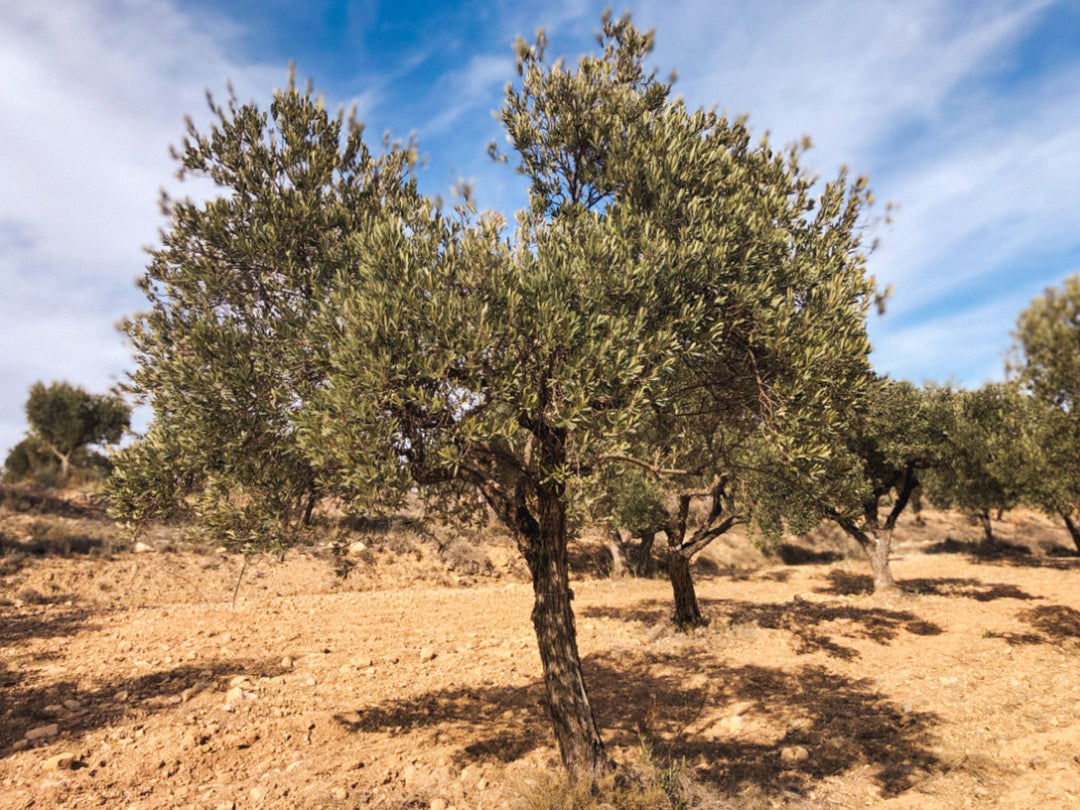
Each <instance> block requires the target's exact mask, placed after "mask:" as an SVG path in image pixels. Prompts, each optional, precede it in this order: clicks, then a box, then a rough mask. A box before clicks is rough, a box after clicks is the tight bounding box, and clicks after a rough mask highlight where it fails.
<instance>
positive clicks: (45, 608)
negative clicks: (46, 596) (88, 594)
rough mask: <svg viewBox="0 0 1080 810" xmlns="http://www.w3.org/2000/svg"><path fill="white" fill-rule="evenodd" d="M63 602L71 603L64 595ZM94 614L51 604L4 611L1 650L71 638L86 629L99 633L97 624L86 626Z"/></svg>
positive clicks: (68, 596) (1, 619) (1, 627)
mask: <svg viewBox="0 0 1080 810" xmlns="http://www.w3.org/2000/svg"><path fill="white" fill-rule="evenodd" d="M57 598H59V597H57ZM63 599H64V600H65V601H68V600H69V599H70V595H64V596H63ZM98 613H100V611H98ZM92 615H94V611H92V610H88V609H84V608H70V607H63V608H57V607H52V606H50V605H49V603H48V601H46V602H42V603H39V605H38V606H35V607H32V608H30V607H28V608H24V609H23V610H19V611H14V610H4V611H2V612H0V648H2V647H8V646H12V645H14V644H18V643H19V642H21V641H26V640H28V639H31V638H55V637H58V636H71V635H74V634H75V633H78V632H81V631H83V630H97V629H98V625H91V624H88V623H87V622H88V620H89V618H90V617H91V616H92Z"/></svg>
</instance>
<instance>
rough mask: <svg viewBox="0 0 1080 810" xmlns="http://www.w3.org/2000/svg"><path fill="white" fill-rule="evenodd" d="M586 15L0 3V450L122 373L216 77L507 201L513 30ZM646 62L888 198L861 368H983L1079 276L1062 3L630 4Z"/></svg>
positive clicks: (531, 1) (964, 374)
mask: <svg viewBox="0 0 1080 810" xmlns="http://www.w3.org/2000/svg"><path fill="white" fill-rule="evenodd" d="M603 8H604V3H602V2H593V1H592V0H562V1H561V2H560V0H547V1H546V2H540V1H539V0H518V1H517V2H507V1H506V0H488V1H487V2H460V3H454V2H449V1H447V2H435V3H421V2H415V3H410V2H395V3H383V2H375V1H374V0H371V1H369V2H348V1H347V0H49V1H48V2H37V3H28V2H25V0H0V144H2V148H0V282H2V285H3V287H2V288H3V295H0V381H2V383H0V451H2V450H6V448H9V447H11V446H12V445H14V444H15V443H16V442H17V441H18V440H19V439H20V438H21V436H22V434H23V432H24V430H25V423H24V417H23V412H22V407H23V403H24V401H25V398H26V393H27V390H28V388H29V387H30V385H31V384H32V383H33V382H34V381H35V380H38V379H42V380H46V381H49V380H54V379H66V380H68V381H70V382H73V383H76V384H80V385H83V386H85V387H87V388H88V389H90V390H92V391H95V392H98V391H104V390H106V389H108V388H109V387H110V386H111V385H113V384H115V382H116V381H117V380H119V379H121V378H122V377H123V375H124V373H125V371H127V370H128V369H129V368H130V365H131V360H130V357H129V352H128V349H127V347H126V346H125V343H124V340H123V338H122V337H121V336H120V335H119V333H117V332H116V330H115V328H114V324H115V323H116V321H118V320H119V319H121V318H122V317H124V316H125V315H129V314H131V313H133V312H135V311H136V310H138V309H139V308H140V307H141V306H142V303H143V301H142V299H141V297H140V295H139V293H138V291H137V290H136V288H135V286H134V280H135V278H136V277H137V276H138V275H140V273H141V272H142V269H143V267H144V265H145V262H146V256H145V253H144V252H143V248H144V247H145V246H149V245H153V244H154V243H155V241H156V240H157V234H158V230H159V229H160V228H161V227H163V226H164V225H165V222H164V220H163V219H162V217H161V215H160V213H159V212H158V208H157V197H158V192H159V190H160V189H161V188H162V187H167V188H169V189H170V191H172V192H177V191H181V192H182V191H183V189H182V188H181V187H178V186H177V184H176V181H175V180H174V178H173V174H174V169H175V166H174V165H173V163H172V161H171V159H170V158H169V146H170V144H174V143H178V142H179V141H180V139H181V137H182V135H183V117H184V115H185V114H191V115H193V116H194V117H195V119H196V120H197V121H199V120H206V115H205V109H206V105H205V101H204V94H205V91H206V90H207V89H209V90H211V91H212V92H214V93H215V94H217V95H218V96H219V97H221V96H223V95H224V87H225V83H226V81H231V82H232V83H233V85H234V86H235V87H236V90H237V93H238V95H239V96H240V97H241V98H242V99H244V100H246V99H249V98H254V99H257V100H260V101H265V100H267V99H268V98H269V97H270V94H271V92H272V90H273V88H274V87H279V86H282V85H283V84H284V83H285V81H286V77H287V65H288V63H289V62H290V61H291V60H294V61H295V62H296V66H297V73H298V75H299V77H300V78H301V79H306V78H310V79H311V80H312V81H313V83H314V85H315V87H316V89H318V90H319V91H321V92H323V93H324V94H325V96H326V99H327V102H328V104H329V105H330V106H332V107H337V106H340V105H348V104H352V103H355V104H356V105H357V107H358V110H359V114H360V117H361V119H362V120H364V121H365V122H366V125H367V132H368V140H369V144H370V145H372V146H376V147H377V146H378V144H379V142H380V141H381V139H382V136H383V133H385V132H387V131H389V132H391V133H392V134H393V135H394V136H395V137H399V138H405V137H408V136H409V135H410V134H413V133H414V134H415V135H416V137H417V138H418V140H419V145H420V149H421V152H422V154H424V155H425V156H426V165H425V168H424V170H423V172H422V178H421V179H422V184H423V186H424V188H425V190H427V191H428V192H430V193H439V194H443V195H446V194H447V193H448V191H449V188H450V187H451V185H453V184H454V183H455V182H456V181H457V180H459V179H462V178H464V179H467V180H470V181H472V182H473V183H474V185H475V189H476V196H477V199H478V201H479V203H480V204H481V205H482V206H485V207H494V208H499V209H501V210H503V211H504V213H509V212H511V211H512V210H513V209H514V208H516V207H518V206H519V205H520V204H521V202H522V200H523V193H522V186H521V183H520V181H519V179H518V178H516V177H515V176H514V175H513V173H512V172H511V171H510V170H509V169H508V168H507V167H504V166H499V165H496V164H493V163H492V162H491V161H490V160H489V159H488V157H487V155H486V153H485V148H486V146H487V144H488V143H489V142H490V141H491V140H493V139H497V140H501V137H502V133H501V132H500V130H499V127H498V124H497V122H496V121H495V119H494V117H493V115H492V112H493V111H494V110H495V109H497V108H498V107H499V105H500V103H501V99H502V94H503V88H504V86H505V84H506V82H507V81H509V80H511V79H512V78H513V56H512V43H513V41H514V38H515V36H518V35H522V36H525V37H527V38H531V37H532V36H533V34H534V32H535V30H536V29H537V28H538V27H541V26H542V27H544V28H546V30H547V32H548V35H549V38H550V40H551V43H552V44H551V52H552V53H554V54H563V55H565V56H566V57H567V58H568V59H571V60H573V59H576V57H577V56H579V55H580V54H581V53H583V52H585V51H589V50H591V49H592V48H593V47H594V45H595V40H594V39H593V36H594V34H595V32H596V29H597V28H598V26H599V19H600V14H601V12H602V10H603ZM624 9H625V10H629V11H631V12H632V13H633V15H634V18H635V20H636V21H637V22H638V23H639V24H640V25H642V26H643V27H655V28H656V32H657V47H656V51H655V53H654V60H653V61H654V64H655V66H656V67H657V68H658V69H659V70H660V72H661V74H663V75H666V74H668V73H670V72H671V71H672V70H676V71H677V72H678V74H679V80H678V81H677V83H676V85H675V90H676V92H677V93H678V94H681V95H682V96H684V97H685V98H686V100H687V101H688V102H689V104H690V105H692V106H706V107H712V106H715V107H717V108H719V109H721V110H726V111H728V112H729V113H732V114H739V113H748V114H749V116H750V125H751V127H752V128H753V129H754V130H755V131H758V132H764V131H766V130H768V131H769V132H770V133H771V137H772V139H773V140H774V142H776V143H778V144H782V143H785V142H789V141H792V140H795V139H797V138H799V137H801V136H802V135H803V134H804V133H805V134H808V135H810V136H811V137H812V138H813V140H814V143H815V145H816V146H815V149H814V150H813V151H812V152H811V153H810V154H809V156H808V163H809V164H810V165H811V166H812V167H814V168H815V169H817V170H818V171H819V172H820V173H821V174H822V175H823V176H829V175H832V174H834V173H835V172H836V170H837V169H838V167H839V166H840V165H842V164H846V165H848V166H849V167H850V168H851V170H852V171H853V172H855V173H858V174H867V175H869V176H870V178H871V185H872V187H873V188H874V190H875V193H876V195H877V197H878V199H879V201H880V202H881V203H882V204H881V205H879V206H878V208H877V212H878V213H884V202H885V201H891V202H893V203H895V205H896V206H897V208H896V210H895V211H894V213H893V216H892V222H891V224H888V225H879V226H877V227H876V228H875V229H874V235H876V236H877V237H879V238H880V247H879V249H878V250H877V251H876V252H875V253H874V254H873V255H872V256H871V260H870V265H871V271H872V272H873V273H874V274H875V275H876V277H877V278H878V280H879V283H880V284H881V285H882V286H884V285H886V284H891V285H892V286H893V287H894V290H895V292H894V294H893V295H892V296H891V298H890V299H889V302H888V309H887V313H886V315H885V316H884V317H881V318H878V317H877V316H872V317H871V324H870V328H871V336H872V339H873V342H874V346H875V350H874V355H873V360H874V364H875V366H876V367H877V369H878V370H879V371H881V372H885V373H888V374H890V375H892V376H894V377H897V378H905V379H910V380H913V381H915V382H923V381H927V380H933V381H937V382H946V381H949V380H952V381H953V382H956V383H958V384H962V385H966V386H978V385H980V384H982V383H983V382H985V381H987V380H991V379H1000V378H1001V377H1002V376H1003V356H1004V354H1005V352H1006V351H1007V350H1008V347H1009V344H1010V331H1011V330H1012V328H1013V325H1014V323H1015V320H1016V316H1017V315H1018V314H1019V312H1020V310H1021V309H1023V308H1024V307H1025V306H1026V305H1027V304H1028V303H1029V302H1030V300H1031V299H1032V297H1034V296H1035V295H1037V294H1039V293H1040V292H1041V291H1042V290H1043V289H1045V288H1046V287H1048V286H1052V285H1057V284H1059V283H1060V282H1061V280H1062V279H1064V278H1065V277H1066V276H1067V275H1069V274H1071V273H1074V272H1077V271H1080V0H905V1H904V2H896V1H895V0H800V1H799V2H794V0H756V1H755V2H752V3H751V2H736V0H729V2H716V1H715V0H681V1H680V0H635V1H634V2H630V3H626V4H624V5H621V6H620V5H616V6H615V7H614V10H615V12H616V13H619V12H621V11H622V10H624Z"/></svg>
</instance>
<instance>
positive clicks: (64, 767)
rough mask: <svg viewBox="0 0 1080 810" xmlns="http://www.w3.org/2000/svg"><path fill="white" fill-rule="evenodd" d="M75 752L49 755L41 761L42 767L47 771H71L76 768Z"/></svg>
mask: <svg viewBox="0 0 1080 810" xmlns="http://www.w3.org/2000/svg"><path fill="white" fill-rule="evenodd" d="M75 762H76V760H75V755H74V754H68V753H65V754H57V755H56V756H54V757H49V758H48V759H46V760H44V761H43V762H42V763H41V767H42V768H44V769H45V770H47V771H71V770H74V769H75Z"/></svg>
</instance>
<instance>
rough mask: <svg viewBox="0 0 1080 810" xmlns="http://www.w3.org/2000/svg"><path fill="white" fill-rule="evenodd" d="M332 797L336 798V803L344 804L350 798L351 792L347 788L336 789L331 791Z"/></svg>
mask: <svg viewBox="0 0 1080 810" xmlns="http://www.w3.org/2000/svg"><path fill="white" fill-rule="evenodd" d="M330 795H331V796H333V797H334V801H338V802H343V801H345V800H346V799H347V798H349V791H347V790H345V788H340V787H336V788H334V789H333V790H331V791H330Z"/></svg>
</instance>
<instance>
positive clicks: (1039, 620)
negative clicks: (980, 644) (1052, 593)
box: [1002, 605, 1080, 646]
mask: <svg viewBox="0 0 1080 810" xmlns="http://www.w3.org/2000/svg"><path fill="white" fill-rule="evenodd" d="M1017 618H1018V619H1020V620H1021V621H1023V622H1026V623H1028V624H1029V625H1031V627H1032V629H1034V630H1035V631H1036V632H1034V633H1005V634H1003V635H1002V638H1004V639H1005V641H1007V642H1008V643H1009V644H1012V645H1014V646H1015V645H1019V644H1057V645H1066V644H1068V645H1073V646H1075V645H1078V644H1080V610H1076V609H1075V608H1071V607H1067V606H1065V605H1040V606H1039V607H1037V608H1032V609H1031V610H1024V611H1021V612H1020V613H1018V614H1017Z"/></svg>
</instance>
